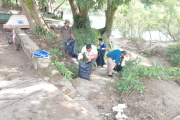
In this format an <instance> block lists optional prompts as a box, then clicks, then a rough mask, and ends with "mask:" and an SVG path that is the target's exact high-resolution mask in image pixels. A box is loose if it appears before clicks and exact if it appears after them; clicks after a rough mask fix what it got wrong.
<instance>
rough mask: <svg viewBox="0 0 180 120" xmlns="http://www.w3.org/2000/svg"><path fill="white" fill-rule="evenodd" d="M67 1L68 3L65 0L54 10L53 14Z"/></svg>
mask: <svg viewBox="0 0 180 120" xmlns="http://www.w3.org/2000/svg"><path fill="white" fill-rule="evenodd" d="M65 1H66V0H63V1H62V3H61V4H60V5H58V6H57V7H56V8H55V9H54V11H53V13H55V11H56V10H57V9H58V8H59V7H61V5H63V4H64V2H65Z"/></svg>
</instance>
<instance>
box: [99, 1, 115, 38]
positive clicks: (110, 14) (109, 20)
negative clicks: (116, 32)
mask: <svg viewBox="0 0 180 120" xmlns="http://www.w3.org/2000/svg"><path fill="white" fill-rule="evenodd" d="M112 2H113V1H112V0H108V2H107V10H106V11H105V14H106V22H105V27H104V28H102V29H100V33H101V34H102V35H104V37H105V38H107V39H109V37H110V35H111V29H112V26H113V22H114V15H115V13H116V11H117V7H113V6H112Z"/></svg>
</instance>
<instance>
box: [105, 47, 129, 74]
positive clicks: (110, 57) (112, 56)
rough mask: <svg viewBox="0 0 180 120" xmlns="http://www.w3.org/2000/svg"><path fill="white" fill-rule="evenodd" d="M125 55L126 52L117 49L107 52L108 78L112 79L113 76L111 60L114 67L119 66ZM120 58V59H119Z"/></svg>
mask: <svg viewBox="0 0 180 120" xmlns="http://www.w3.org/2000/svg"><path fill="white" fill-rule="evenodd" d="M125 55H126V51H120V50H118V49H116V50H113V51H111V52H109V53H108V54H107V55H106V56H107V72H108V76H110V77H112V74H113V68H114V67H113V60H115V63H116V65H117V64H121V63H122V60H123V58H124V56H125ZM120 57H121V58H122V59H120Z"/></svg>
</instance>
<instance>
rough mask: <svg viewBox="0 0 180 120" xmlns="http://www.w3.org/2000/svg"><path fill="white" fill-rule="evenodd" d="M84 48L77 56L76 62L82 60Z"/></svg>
mask: <svg viewBox="0 0 180 120" xmlns="http://www.w3.org/2000/svg"><path fill="white" fill-rule="evenodd" d="M84 52H85V51H84V47H83V48H82V50H81V52H80V53H79V54H78V60H80V59H83V54H84Z"/></svg>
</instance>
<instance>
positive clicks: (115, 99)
mask: <svg viewBox="0 0 180 120" xmlns="http://www.w3.org/2000/svg"><path fill="white" fill-rule="evenodd" d="M26 33H28V32H27V31H26ZM30 36H31V38H32V39H34V40H35V41H36V39H37V40H38V41H39V39H40V38H38V37H37V36H34V35H33V34H30ZM119 40H120V39H117V40H116V41H115V44H116V45H117V46H116V47H118V48H119V49H124V50H128V51H131V52H135V53H139V52H140V51H141V50H140V49H137V46H136V44H134V43H133V42H130V41H127V40H123V41H119ZM41 41H42V40H41ZM37 44H38V45H39V46H40V47H41V48H42V49H45V50H48V46H47V44H44V43H43V42H37ZM158 44H159V43H158ZM147 46H148V45H147ZM147 46H146V47H147ZM160 46H161V47H160ZM142 49H143V48H142ZM154 49H155V50H156V52H157V54H153V55H152V56H151V57H148V59H151V60H152V61H153V62H154V63H157V62H160V63H161V64H163V65H164V66H169V67H171V65H170V64H169V62H168V60H167V58H166V57H165V54H164V53H165V50H166V49H167V46H164V44H162V45H158V46H156V47H155V48H154ZM159 53H161V54H159ZM94 74H95V75H98V76H100V78H99V77H94V78H93V79H92V81H91V84H93V85H94V86H96V87H99V88H100V89H99V90H97V91H93V90H90V89H89V91H88V94H87V98H88V101H89V102H90V103H91V104H92V105H93V106H94V107H95V108H96V109H97V110H98V111H99V113H100V114H101V115H102V118H103V119H104V120H113V119H115V115H116V113H114V112H112V107H113V106H116V105H117V104H119V103H121V104H122V103H124V104H126V105H127V106H128V107H127V109H126V110H125V114H126V115H127V116H128V117H129V118H130V119H131V120H172V119H173V118H174V117H176V116H178V115H180V86H179V85H178V84H176V83H175V82H170V81H164V80H157V79H155V78H154V79H153V78H151V79H149V80H145V81H143V84H144V85H145V86H146V87H147V90H148V91H146V92H144V93H143V94H140V93H138V92H136V91H134V92H131V93H128V94H122V93H121V92H119V91H118V90H117V89H116V86H115V83H118V82H120V78H119V76H118V75H117V73H116V74H115V75H114V76H115V77H113V79H112V80H111V78H108V77H107V76H106V69H105V68H104V69H103V70H100V69H97V70H96V71H94ZM100 79H101V80H105V83H106V84H104V85H102V86H101V85H100V84H97V82H95V81H98V80H100ZM112 81H113V82H112ZM76 84H77V83H74V85H75V87H77V86H78V85H77V86H76ZM109 113H110V114H109ZM105 114H109V116H107V115H105Z"/></svg>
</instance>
